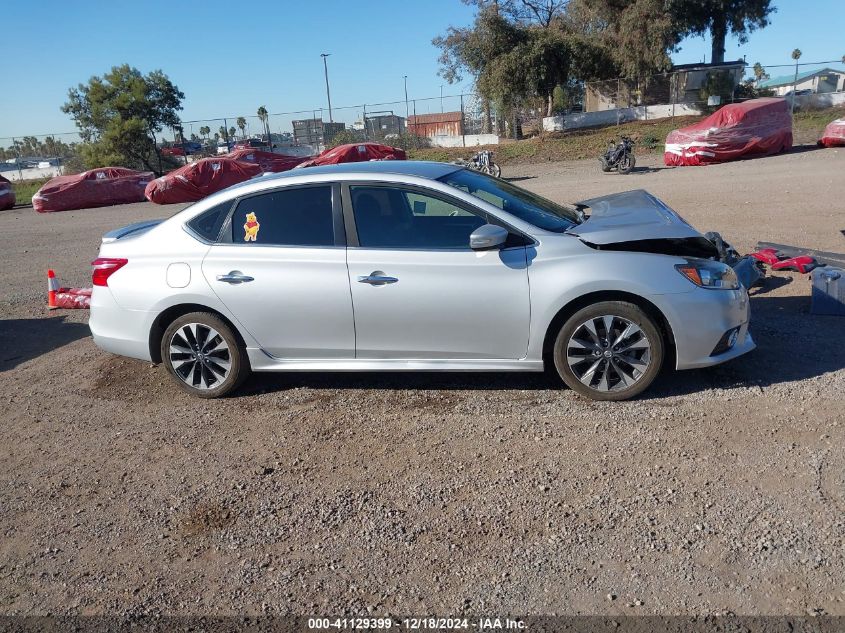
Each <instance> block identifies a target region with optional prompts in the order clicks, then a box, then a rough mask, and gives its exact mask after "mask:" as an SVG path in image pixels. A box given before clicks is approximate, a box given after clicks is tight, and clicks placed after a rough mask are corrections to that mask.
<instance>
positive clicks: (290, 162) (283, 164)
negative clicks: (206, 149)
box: [226, 148, 307, 172]
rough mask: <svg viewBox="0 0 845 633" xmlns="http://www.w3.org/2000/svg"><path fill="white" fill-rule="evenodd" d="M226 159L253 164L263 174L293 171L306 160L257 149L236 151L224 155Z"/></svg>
mask: <svg viewBox="0 0 845 633" xmlns="http://www.w3.org/2000/svg"><path fill="white" fill-rule="evenodd" d="M226 158H232V159H234V160H240V161H244V162H247V163H255V164H256V165H258V166H259V167H261V171H263V172H268V171H272V172H280V171H287V170H289V169H293V168H294V167H296V166H297V165H299V164H300V163H302V162H304V161H305V160H307V158H305V157H303V156H287V155H285V154H273V153H272V152H262V151H260V150H257V149H250V148H245V149H236V150H235V151H234V152H229V153H228V154H226Z"/></svg>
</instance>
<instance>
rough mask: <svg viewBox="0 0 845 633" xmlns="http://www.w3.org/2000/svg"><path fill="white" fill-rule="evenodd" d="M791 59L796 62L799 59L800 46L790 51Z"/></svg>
mask: <svg viewBox="0 0 845 633" xmlns="http://www.w3.org/2000/svg"><path fill="white" fill-rule="evenodd" d="M792 59H794V60H795V61H796V62H797V61H798V60H799V59H801V49H800V48H796V49H795V50H794V51H792Z"/></svg>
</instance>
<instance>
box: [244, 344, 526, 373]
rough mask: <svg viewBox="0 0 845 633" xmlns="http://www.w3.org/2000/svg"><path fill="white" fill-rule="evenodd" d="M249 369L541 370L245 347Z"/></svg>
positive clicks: (513, 363) (498, 362) (516, 364)
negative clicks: (280, 353)
mask: <svg viewBox="0 0 845 633" xmlns="http://www.w3.org/2000/svg"><path fill="white" fill-rule="evenodd" d="M246 351H247V355H248V356H249V363H250V366H251V367H252V370H253V371H472V372H481V371H538V372H539V371H543V361H541V360H507V359H504V360H503V359H485V358H482V359H463V358H460V359H450V358H443V359H439V358H438V359H432V360H418V359H397V358H338V359H312V358H301V359H297V358H286V359H281V358H274V357H272V356H269V355H268V354H267V353H265V352H264V350H261V349H255V348H248V349H247V350H246Z"/></svg>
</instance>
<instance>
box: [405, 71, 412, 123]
mask: <svg viewBox="0 0 845 633" xmlns="http://www.w3.org/2000/svg"><path fill="white" fill-rule="evenodd" d="M410 114H411V112H410V110H409V109H408V75H405V120H407V119H408V115H410Z"/></svg>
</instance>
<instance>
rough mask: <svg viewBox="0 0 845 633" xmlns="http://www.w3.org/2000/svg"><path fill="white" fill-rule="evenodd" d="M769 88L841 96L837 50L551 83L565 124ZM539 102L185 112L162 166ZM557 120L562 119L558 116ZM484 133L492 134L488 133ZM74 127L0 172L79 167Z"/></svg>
mask: <svg viewBox="0 0 845 633" xmlns="http://www.w3.org/2000/svg"><path fill="white" fill-rule="evenodd" d="M763 96H777V97H784V98H787V99H790V100H792V101H793V102H794V107H795V109H796V110H801V109H819V108H827V107H833V106H838V105H843V106H845V60H841V59H840V60H834V61H827V62H801V61H800V60H798V63H796V64H776V65H760V64H754V65H751V64H746V63H745V62H743V61H741V60H740V61H737V62H733V63H731V62H728V63H725V64H720V65H712V64H685V65H680V66H676V67H675V68H674V70H673V71H672V72H668V73H662V74H658V75H653V76H650V77H648V78H647V79H646V80H641V81H639V82H631V81H627V80H624V79H611V80H607V81H596V82H586V83H583V84H578V83H573V84H572V85H570V86H567V87H566V88H564V89H559V90H557V91H556V92H555V114H557V115H560V118H562V119H565V120H566V121H565V128H566V129H569V128H572V127H575V128H577V127H589V126H600V125H612V124H614V123H616V124H618V123H620V122H622V121H627V120H631V119H633V118H644V119H648V118H658V117H667V116H671V117H675V116H680V115H686V114H704V113H707V112H710V111H712V110H714V109H716V108H717V107H719V106H721V105H724V104H726V103H733V102H737V101H745V100H747V99H752V98H757V97H763ZM545 114H546V109H545V104H542V103H539V102H538V104H537V105H536V107H531V106H530V105H529V106H527V107H522V108H520V109H519V110H518V111H517V112H516V116H513V115H512V116H509V117H507V118H502V119H500V120H497V113H496V112H495V110H493V111H491V109H490V108H489V106H488V107H487V108H486V109H485V107H484V103H483V102H482V100H481V99H479V98H478V96H477V95H474V94H457V95H448V94H447V95H444V94H441V95H438V96H435V97H425V98H416V99H415V98H408V99H404V98H403V99H400V100H396V101H387V102H379V103H362V104H359V105H352V106H339V107H338V106H335V107H332V108H331V110H329V108H328V106H326V107H323V106H319V107H314V108H311V109H305V110H296V111H287V112H279V111H274V110H272V109H268V111H267V113H266V115H265V116H259V115H258V114H257V112H256V113H255V114H247V113H242V114H237V113H234V114H232V115H231V116H220V117H216V118H210V119H188V118H186V119H185V120H183V121H182V123H181V128H180V129H176V130H165V131H164V132H163V133H162V134H161V135H160V138H159V139H158V140H159V145H160V148H161V150H162V154H163V155H164V156H165V157H166V158H167V160H166V161H165V166H166V167H168V166H169V167H172V166H174V165H178V164H179V163H180V162H181V163H184V162H187V161H191V160H195V159H197V158H202V157H207V156H216V155H219V154H225V153H227V152H228V151H231V150H232V149H233V148H234V147H236V146H237V145H238V144H241V145H247V146H250V147H263V148H265V149H270V150H272V151H274V152H277V153H283V154H294V155H311V154H315V153H317V152H319V151H321V150H323V149H324V148H326V147H332V146H334V145H338V144H340V143H354V142H362V141H379V142H383V143H386V144H390V145H395V146H401V147H403V148H405V149H408V148H418V147H427V146H430V145H440V146H447V147H448V146H452V147H467V148H471V147H475V146H476V145H479V144H485V143H491V142H497V140H498V139H497V138H496V136H495V135H504V136H509V137H514V136H517V137H518V136H520V135H521V133H523V132H525V133H532V132H537V131H540V130H542V129H543V125H544V124H543V119H544V115H545ZM562 127H563V126H562ZM488 135H491V136H488ZM80 147H81V145H80V138H79V135H78V134H77V133H75V132H63V133H56V134H36V135H23V136H17V137H0V175H3V176H5V177H6V178H8V179H10V180H35V179H46V178H50V177H53V176H55V175H59V174H62V173H65V174H67V173H76V172H79V171H83V170H84V169H85V165H84V161H83V159H82V156H81V155H80Z"/></svg>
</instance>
